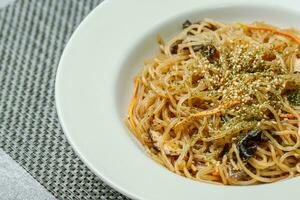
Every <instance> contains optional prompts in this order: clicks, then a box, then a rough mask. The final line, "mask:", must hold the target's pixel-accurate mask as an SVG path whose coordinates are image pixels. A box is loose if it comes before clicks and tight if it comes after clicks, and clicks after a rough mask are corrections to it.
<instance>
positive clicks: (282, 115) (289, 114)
mask: <svg viewBox="0 0 300 200" xmlns="http://www.w3.org/2000/svg"><path fill="white" fill-rule="evenodd" d="M279 117H281V118H288V119H294V118H296V116H295V115H293V114H291V113H288V114H280V115H279Z"/></svg>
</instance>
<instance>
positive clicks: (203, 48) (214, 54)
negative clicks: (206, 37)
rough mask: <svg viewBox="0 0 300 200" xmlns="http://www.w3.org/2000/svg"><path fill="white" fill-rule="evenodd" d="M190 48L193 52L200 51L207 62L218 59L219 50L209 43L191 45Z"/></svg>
mask: <svg viewBox="0 0 300 200" xmlns="http://www.w3.org/2000/svg"><path fill="white" fill-rule="evenodd" d="M192 48H193V50H194V51H195V52H200V53H201V54H202V55H203V56H205V57H206V58H207V59H208V61H209V62H213V61H215V60H217V59H219V57H220V55H219V52H218V50H217V49H216V47H215V46H214V45H211V44H207V45H205V44H199V45H193V46H192Z"/></svg>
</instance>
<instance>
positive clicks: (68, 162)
mask: <svg viewBox="0 0 300 200" xmlns="http://www.w3.org/2000/svg"><path fill="white" fill-rule="evenodd" d="M101 1H102V0H16V1H15V2H14V3H13V4H12V5H10V6H8V7H6V8H5V9H3V10H1V11H0V147H1V148H3V150H4V151H5V152H6V153H8V154H9V155H10V156H11V157H12V158H13V159H14V160H16V161H17V162H18V163H19V164H20V165H21V166H22V167H23V168H24V169H25V170H27V171H28V172H29V173H30V174H31V175H32V176H33V177H34V178H35V179H36V180H37V181H39V182H40V183H41V184H42V185H43V186H44V187H45V188H46V189H48V190H49V191H50V192H51V193H52V194H54V196H56V197H58V198H59V199H126V197H124V196H122V195H121V194H119V193H118V192H116V191H115V190H113V189H111V188H110V187H108V186H107V185H106V184H105V183H103V182H102V181H101V180H100V179H99V178H97V177H96V176H95V175H94V174H93V173H92V172H91V171H89V170H88V169H87V168H86V166H85V165H84V164H83V163H82V162H81V161H80V160H79V158H78V157H77V156H76V155H75V154H74V152H73V150H72V148H71V147H70V145H69V144H68V142H67V140H66V138H65V136H64V134H63V132H62V130H61V128H60V125H59V122H58V118H57V114H56V109H55V102H54V82H55V75H56V69H57V65H58V61H59V59H60V55H61V53H62V51H63V48H64V46H65V44H66V42H67V41H68V39H69V38H70V36H71V34H72V32H73V31H74V29H75V28H76V26H77V25H78V24H79V23H80V21H81V20H82V19H83V18H84V17H85V16H86V15H87V14H88V13H89V12H90V11H91V10H92V9H93V8H94V7H96V6H97V5H98V4H99V3H100V2H101Z"/></svg>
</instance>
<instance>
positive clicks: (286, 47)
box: [126, 19, 300, 185]
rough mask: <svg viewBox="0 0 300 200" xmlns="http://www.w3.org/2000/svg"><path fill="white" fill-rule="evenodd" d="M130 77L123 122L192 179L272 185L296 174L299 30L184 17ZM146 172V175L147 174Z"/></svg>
mask: <svg viewBox="0 0 300 200" xmlns="http://www.w3.org/2000/svg"><path fill="white" fill-rule="evenodd" d="M182 29H183V30H182V31H181V32H179V33H178V34H177V35H176V36H175V37H173V38H171V39H170V40H169V41H167V42H164V41H163V40H162V39H161V38H160V37H158V44H159V52H158V53H157V55H155V56H154V57H153V58H152V59H149V60H146V61H145V64H144V68H143V70H142V71H141V72H140V73H139V74H138V75H137V76H136V78H135V80H134V92H133V97H132V100H131V103H130V105H129V109H128V117H127V120H126V123H127V125H128V127H129V129H130V130H131V132H132V133H133V134H134V135H135V136H136V138H137V139H138V140H139V141H140V142H141V143H142V144H143V146H144V147H145V149H146V151H147V153H148V154H149V155H150V156H151V158H153V159H154V160H155V161H157V162H158V163H160V164H161V165H163V166H165V167H166V168H168V169H169V170H171V171H172V172H175V173H176V174H179V175H181V176H185V177H188V178H190V179H194V180H199V181H206V182H211V183H218V184H228V185H251V184H259V183H271V182H275V181H278V180H282V179H286V178H291V177H295V176H298V175H299V173H300V131H299V124H300V73H299V72H300V49H299V47H300V39H299V38H300V34H299V32H298V31H296V30H294V29H285V30H283V29H279V28H277V27H273V26H271V25H267V24H265V23H258V22H255V23H252V24H239V23H233V24H224V23H221V22H217V21H213V20H209V19H204V20H202V21H200V22H195V23H191V22H190V21H186V22H184V23H183V27H182ZM145 173H147V172H146V171H145Z"/></svg>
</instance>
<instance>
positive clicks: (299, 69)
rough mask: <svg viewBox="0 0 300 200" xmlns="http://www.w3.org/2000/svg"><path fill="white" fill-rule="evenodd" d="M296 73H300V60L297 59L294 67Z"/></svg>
mask: <svg viewBox="0 0 300 200" xmlns="http://www.w3.org/2000/svg"><path fill="white" fill-rule="evenodd" d="M294 72H300V59H299V58H298V59H296V61H295V66H294Z"/></svg>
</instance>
